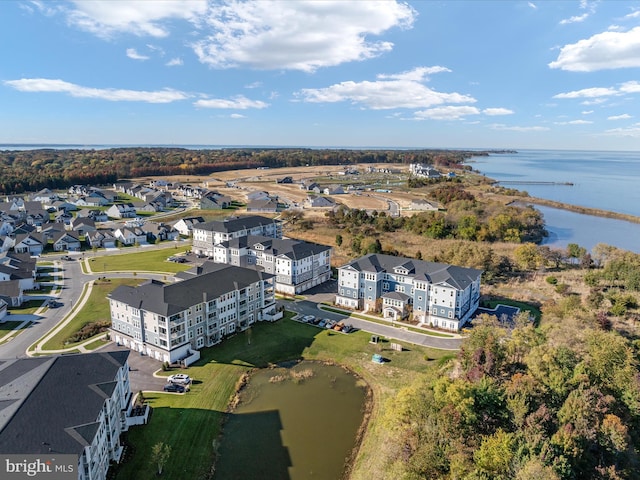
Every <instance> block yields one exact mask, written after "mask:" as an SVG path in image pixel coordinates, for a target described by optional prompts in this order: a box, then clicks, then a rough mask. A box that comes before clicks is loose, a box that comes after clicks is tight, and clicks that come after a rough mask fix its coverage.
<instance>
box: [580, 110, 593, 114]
mask: <svg viewBox="0 0 640 480" xmlns="http://www.w3.org/2000/svg"><path fill="white" fill-rule="evenodd" d="M580 113H582V115H591V114H592V113H593V110H583V111H582V112H580Z"/></svg>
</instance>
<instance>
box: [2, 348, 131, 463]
mask: <svg viewBox="0 0 640 480" xmlns="http://www.w3.org/2000/svg"><path fill="white" fill-rule="evenodd" d="M128 356H129V350H118V351H114V352H100V353H88V354H82V355H64V356H59V357H53V358H51V357H48V358H25V359H18V360H8V361H5V362H2V363H1V364H0V398H3V399H6V400H9V402H5V403H4V404H3V405H0V408H2V410H0V429H1V430H0V451H1V452H3V453H16V454H18V453H19V454H43V453H49V452H51V451H52V450H53V451H56V452H58V453H68V454H76V455H80V454H82V451H83V449H84V447H85V446H86V445H88V444H89V443H90V442H91V439H93V436H94V435H95V426H94V425H95V422H96V420H97V419H98V417H99V415H100V411H101V410H102V407H103V405H104V401H105V395H106V392H107V391H108V390H105V389H104V388H103V387H102V385H105V384H107V383H108V382H113V381H114V380H115V379H116V376H117V374H118V370H119V369H120V368H121V367H123V366H124V365H125V364H126V361H127V358H128Z"/></svg>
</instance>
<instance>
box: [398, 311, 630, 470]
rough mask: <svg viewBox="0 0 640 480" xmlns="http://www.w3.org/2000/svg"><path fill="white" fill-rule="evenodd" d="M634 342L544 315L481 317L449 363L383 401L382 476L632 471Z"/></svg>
mask: <svg viewBox="0 0 640 480" xmlns="http://www.w3.org/2000/svg"><path fill="white" fill-rule="evenodd" d="M637 354H638V351H637V347H636V349H634V346H633V343H632V342H630V341H629V340H627V339H625V338H624V337H622V336H621V335H619V334H618V333H616V332H614V331H603V330H600V329H598V328H594V327H592V326H588V325H584V324H581V323H580V322H578V321H575V320H572V321H569V322H566V321H565V322H563V323H558V322H556V321H555V320H554V317H553V316H552V315H549V317H548V318H547V321H546V322H544V323H543V326H542V327H540V328H535V327H534V326H533V325H530V324H521V325H519V326H518V327H516V328H515V329H514V330H512V331H507V330H505V329H504V328H502V327H501V326H499V325H498V324H497V323H495V322H494V321H492V319H490V318H487V317H485V318H484V319H483V320H482V321H481V322H480V323H479V324H478V325H476V327H474V328H473V329H472V331H471V334H470V336H469V338H468V339H466V340H465V342H464V344H463V348H462V349H461V351H460V354H459V355H458V358H457V360H456V361H455V362H452V364H451V365H450V367H449V368H448V370H447V371H445V372H442V373H441V374H440V375H438V376H434V377H433V378H430V377H423V378H421V379H419V380H418V381H417V382H416V383H415V384H413V385H411V386H409V387H407V388H405V389H404V390H402V391H401V392H400V394H399V395H398V396H397V397H396V398H395V399H394V400H393V401H392V403H391V404H390V405H388V406H387V407H388V408H387V409H386V412H387V419H386V420H387V422H388V424H389V425H390V426H392V428H393V432H394V438H392V439H390V441H391V442H396V443H397V445H398V446H397V448H396V449H392V450H391V452H390V454H389V456H388V458H387V468H388V472H390V473H393V475H394V478H431V479H438V478H442V479H444V478H458V479H474V480H476V479H505V480H506V479H513V478H516V479H523V480H524V479H574V478H580V479H627V478H628V479H631V478H638V476H639V475H640V464H639V463H638V451H637V448H638V447H637V445H638V440H639V438H638V426H640V425H639V421H640V408H639V407H640V377H639V369H638V362H637Z"/></svg>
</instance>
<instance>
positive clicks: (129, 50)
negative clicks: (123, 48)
mask: <svg viewBox="0 0 640 480" xmlns="http://www.w3.org/2000/svg"><path fill="white" fill-rule="evenodd" d="M127 57H129V58H131V59H133V60H149V57H147V56H146V55H140V54H139V53H138V52H137V50H136V49H135V48H127Z"/></svg>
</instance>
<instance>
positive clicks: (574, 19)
mask: <svg viewBox="0 0 640 480" xmlns="http://www.w3.org/2000/svg"><path fill="white" fill-rule="evenodd" d="M587 18H589V14H588V13H583V14H582V15H575V16H573V17H570V18H565V19H564V20H560V25H567V24H569V23H580V22H584V21H585V20H586V19H587Z"/></svg>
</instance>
